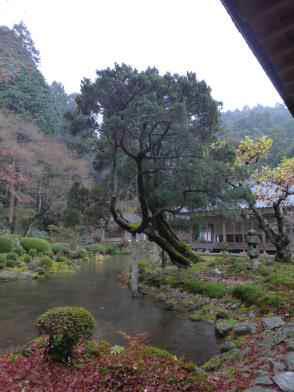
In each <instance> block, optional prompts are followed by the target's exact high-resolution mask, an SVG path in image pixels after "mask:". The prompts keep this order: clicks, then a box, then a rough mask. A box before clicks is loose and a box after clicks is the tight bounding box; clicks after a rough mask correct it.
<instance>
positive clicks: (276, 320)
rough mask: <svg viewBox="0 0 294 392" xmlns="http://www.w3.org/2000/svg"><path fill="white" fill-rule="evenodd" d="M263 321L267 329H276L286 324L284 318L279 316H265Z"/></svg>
mask: <svg viewBox="0 0 294 392" xmlns="http://www.w3.org/2000/svg"><path fill="white" fill-rule="evenodd" d="M262 323H263V326H264V328H265V329H275V328H279V327H282V326H283V325H285V322H284V321H283V320H282V318H281V317H278V316H275V317H269V318H263V319H262Z"/></svg>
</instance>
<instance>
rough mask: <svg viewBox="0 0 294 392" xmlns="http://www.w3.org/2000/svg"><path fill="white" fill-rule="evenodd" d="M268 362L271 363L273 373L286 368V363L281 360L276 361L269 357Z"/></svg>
mask: <svg viewBox="0 0 294 392" xmlns="http://www.w3.org/2000/svg"><path fill="white" fill-rule="evenodd" d="M270 363H271V365H272V368H273V372H274V374H278V373H281V372H283V371H284V370H286V365H285V364H284V363H283V362H278V361H274V360H272V359H271V360H270Z"/></svg>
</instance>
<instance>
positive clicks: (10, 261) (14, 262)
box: [6, 260, 19, 268]
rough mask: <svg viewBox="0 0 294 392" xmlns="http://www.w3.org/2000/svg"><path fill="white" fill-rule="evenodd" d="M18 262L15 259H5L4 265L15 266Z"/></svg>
mask: <svg viewBox="0 0 294 392" xmlns="http://www.w3.org/2000/svg"><path fill="white" fill-rule="evenodd" d="M18 264H19V263H18V262H17V260H7V261H6V267H8V268H14V267H17V266H18Z"/></svg>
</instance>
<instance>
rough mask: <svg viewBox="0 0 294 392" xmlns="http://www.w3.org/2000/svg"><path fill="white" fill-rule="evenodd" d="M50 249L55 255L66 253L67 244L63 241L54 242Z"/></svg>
mask: <svg viewBox="0 0 294 392" xmlns="http://www.w3.org/2000/svg"><path fill="white" fill-rule="evenodd" d="M52 251H53V253H54V254H55V255H57V254H60V255H64V256H65V255H66V254H68V252H69V248H68V245H67V244H65V243H63V242H56V243H54V244H53V245H52Z"/></svg>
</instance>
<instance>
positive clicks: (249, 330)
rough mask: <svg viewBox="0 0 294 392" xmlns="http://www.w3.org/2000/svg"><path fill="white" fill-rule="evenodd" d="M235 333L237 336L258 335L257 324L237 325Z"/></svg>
mask: <svg viewBox="0 0 294 392" xmlns="http://www.w3.org/2000/svg"><path fill="white" fill-rule="evenodd" d="M234 332H235V334H236V335H237V336H243V335H252V334H254V333H256V325H255V324H249V323H248V324H247V323H246V324H237V325H236V326H235V328H234Z"/></svg>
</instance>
